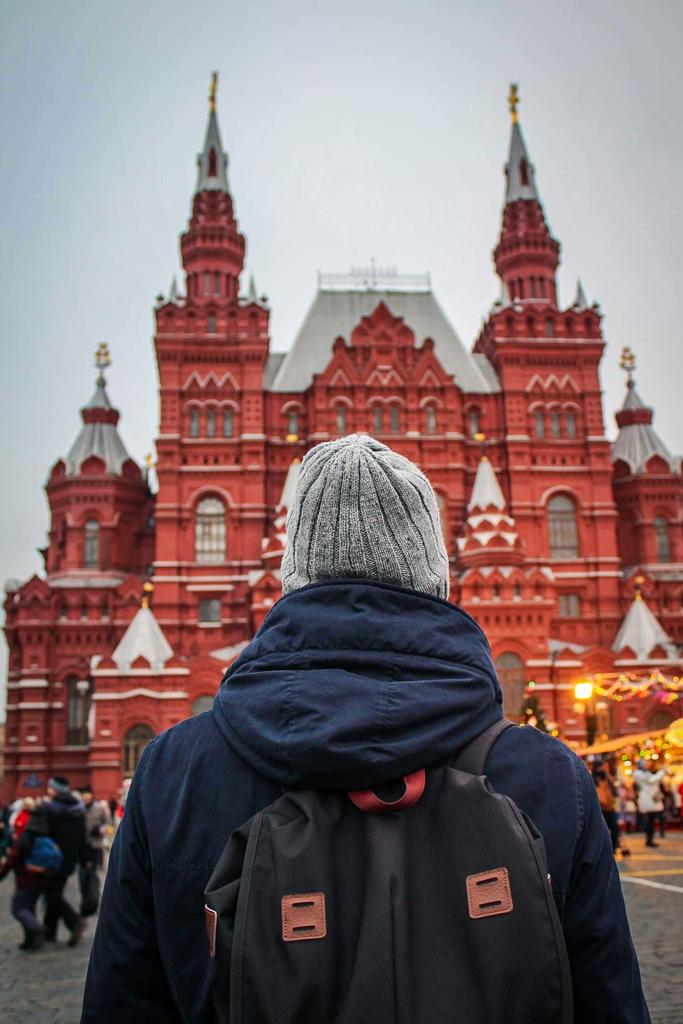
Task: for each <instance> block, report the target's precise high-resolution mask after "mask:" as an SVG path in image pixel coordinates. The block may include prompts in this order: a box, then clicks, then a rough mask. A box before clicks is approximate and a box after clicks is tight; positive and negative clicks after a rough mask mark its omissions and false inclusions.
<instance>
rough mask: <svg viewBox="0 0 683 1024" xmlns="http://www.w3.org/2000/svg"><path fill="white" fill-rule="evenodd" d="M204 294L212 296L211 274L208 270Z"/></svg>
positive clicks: (205, 273)
mask: <svg viewBox="0 0 683 1024" xmlns="http://www.w3.org/2000/svg"><path fill="white" fill-rule="evenodd" d="M204 294H205V295H210V294H211V273H210V271H208V270H205V271H204Z"/></svg>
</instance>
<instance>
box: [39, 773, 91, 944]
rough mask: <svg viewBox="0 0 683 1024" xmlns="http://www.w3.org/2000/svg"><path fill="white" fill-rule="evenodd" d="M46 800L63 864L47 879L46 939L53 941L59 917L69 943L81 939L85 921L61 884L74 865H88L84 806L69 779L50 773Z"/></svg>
mask: <svg viewBox="0 0 683 1024" xmlns="http://www.w3.org/2000/svg"><path fill="white" fill-rule="evenodd" d="M47 795H48V800H47V802H46V803H45V804H44V806H45V808H46V811H47V820H48V827H49V833H50V836H51V837H52V838H53V839H54V841H55V842H56V843H57V846H58V847H59V849H60V850H61V852H62V857H63V861H62V865H61V868H60V870H59V872H58V873H57V875H56V876H55V877H54V878H52V879H50V881H49V882H48V885H47V888H46V892H45V900H46V907H45V939H46V941H47V942H55V941H56V939H57V928H58V925H59V921H60V919H61V920H62V921H64V924H65V925H66V927H67V928H68V929H69V931H70V932H71V936H70V938H69V940H68V942H67V945H68V946H75V945H77V944H78V942H79V941H80V939H81V936H82V934H83V930H84V927H85V921H84V920H83V918H82V917H81V915H80V914H78V913H77V912H76V911H75V910H74V908H73V907H72V906H71V904H70V903H69V902H68V900H67V899H66V898H65V896H64V887H65V885H66V883H67V881H68V880H69V877H70V875H71V874H72V873H73V871H74V868H75V867H76V865H77V864H82V865H83V866H84V867H85V866H86V865H87V863H88V861H87V846H86V835H85V806H84V805H83V802H82V800H79V799H78V798H77V797H75V796H74V795H73V793H72V792H71V788H70V786H69V780H68V779H66V778H63V777H62V776H53V778H51V779H50V780H49V782H48V786H47Z"/></svg>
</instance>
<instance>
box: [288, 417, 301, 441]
mask: <svg viewBox="0 0 683 1024" xmlns="http://www.w3.org/2000/svg"><path fill="white" fill-rule="evenodd" d="M298 437H299V413H298V412H297V411H296V409H290V410H289V412H288V413H287V438H288V440H290V441H296V440H297V439H298Z"/></svg>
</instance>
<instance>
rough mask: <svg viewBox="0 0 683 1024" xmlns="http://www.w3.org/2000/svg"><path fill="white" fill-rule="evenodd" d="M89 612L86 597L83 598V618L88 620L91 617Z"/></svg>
mask: <svg viewBox="0 0 683 1024" xmlns="http://www.w3.org/2000/svg"><path fill="white" fill-rule="evenodd" d="M89 612H90V609H89V607H88V602H87V601H86V600H85V598H83V600H82V601H81V618H82V619H84V620H85V621H86V622H87V621H88V618H89V617H90V615H89Z"/></svg>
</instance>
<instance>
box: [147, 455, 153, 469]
mask: <svg viewBox="0 0 683 1024" xmlns="http://www.w3.org/2000/svg"><path fill="white" fill-rule="evenodd" d="M145 465H146V466H147V469H148V470H149V469H154V456H153V455H152V453H151V452H147V454H146V455H145Z"/></svg>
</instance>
